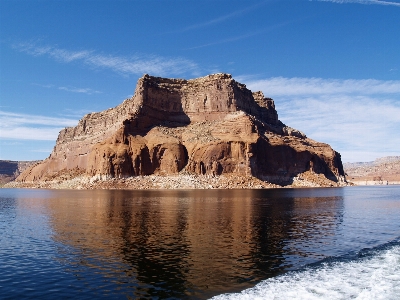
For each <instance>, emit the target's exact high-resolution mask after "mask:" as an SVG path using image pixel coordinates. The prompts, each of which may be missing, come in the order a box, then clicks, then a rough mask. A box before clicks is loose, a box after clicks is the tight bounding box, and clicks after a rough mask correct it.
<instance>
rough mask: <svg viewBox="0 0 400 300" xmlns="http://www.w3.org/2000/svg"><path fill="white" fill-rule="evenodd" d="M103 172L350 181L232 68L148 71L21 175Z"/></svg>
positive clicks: (337, 161) (334, 159) (329, 154)
mask: <svg viewBox="0 0 400 300" xmlns="http://www.w3.org/2000/svg"><path fill="white" fill-rule="evenodd" d="M68 172H69V173H71V174H86V175H88V176H98V177H102V178H104V177H107V178H111V177H117V178H120V177H129V176H138V175H151V174H156V175H157V174H158V175H172V174H178V173H180V174H182V173H186V174H187V173H189V174H190V173H192V174H198V175H202V174H205V175H221V174H234V175H237V176H254V177H257V178H258V179H261V180H264V181H268V182H272V183H278V184H281V185H285V184H290V183H292V182H293V178H297V179H298V178H300V179H301V177H302V175H303V177H304V176H306V175H307V174H308V175H309V174H317V175H318V176H322V177H324V178H326V179H328V180H329V181H332V182H335V183H336V182H338V181H343V180H344V172H343V167H342V162H341V158H340V154H339V153H337V152H335V151H334V150H333V149H332V148H331V147H330V146H329V145H327V144H323V143H319V142H316V141H313V140H311V139H309V138H307V137H306V136H305V135H304V134H303V133H301V132H299V131H297V130H295V129H293V128H290V127H287V126H286V125H284V124H282V123H281V122H280V121H279V120H278V114H277V112H276V110H275V105H274V101H273V100H272V99H270V98H265V97H264V95H263V94H262V92H255V93H252V92H251V91H250V90H248V89H247V88H246V86H245V85H244V84H241V83H238V82H236V81H235V80H234V79H232V77H231V76H230V75H228V74H214V75H209V76H206V77H202V78H198V79H193V80H182V79H166V78H159V77H152V76H149V75H144V76H143V77H142V78H140V79H139V81H138V83H137V87H136V90H135V94H134V96H133V97H132V98H131V99H127V100H125V101H124V102H123V103H122V104H120V105H119V106H117V107H115V108H112V109H108V110H106V111H103V112H100V113H92V114H88V115H86V116H84V117H83V118H82V119H81V120H80V121H79V123H78V125H77V126H76V127H73V128H72V127H71V128H65V129H64V130H62V131H61V132H60V134H59V136H58V139H57V142H56V145H55V147H54V150H53V152H52V153H51V155H50V156H49V157H48V158H47V159H46V160H44V161H43V162H42V163H40V164H37V165H35V166H32V167H30V168H29V169H27V170H26V171H25V172H23V173H22V174H21V175H20V176H19V177H18V178H17V181H19V182H27V181H43V180H48V179H51V178H54V177H55V176H57V174H61V173H62V174H65V173H68Z"/></svg>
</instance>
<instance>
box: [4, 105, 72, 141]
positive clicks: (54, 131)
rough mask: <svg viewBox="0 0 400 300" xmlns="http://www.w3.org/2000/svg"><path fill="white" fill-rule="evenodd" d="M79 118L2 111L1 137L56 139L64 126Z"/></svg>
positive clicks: (70, 124)
mask: <svg viewBox="0 0 400 300" xmlns="http://www.w3.org/2000/svg"><path fill="white" fill-rule="evenodd" d="M77 123H78V120H74V119H68V118H54V117H46V116H39V115H29V114H17V113H11V112H5V111H0V138H3V139H17V140H18V139H20V140H49V141H55V140H56V139H57V136H58V133H59V131H60V130H61V129H63V128H64V127H69V126H75V125H76V124H77Z"/></svg>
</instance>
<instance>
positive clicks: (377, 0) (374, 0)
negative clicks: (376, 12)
mask: <svg viewBox="0 0 400 300" xmlns="http://www.w3.org/2000/svg"><path fill="white" fill-rule="evenodd" d="M317 1H320V2H333V3H342V4H343V3H359V4H366V5H372V4H378V5H391V6H398V7H400V2H393V1H381V0H317Z"/></svg>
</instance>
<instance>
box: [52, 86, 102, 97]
mask: <svg viewBox="0 0 400 300" xmlns="http://www.w3.org/2000/svg"><path fill="white" fill-rule="evenodd" d="M58 89H59V90H63V91H67V92H72V93H82V94H88V95H92V94H101V92H100V91H96V90H92V89H89V88H76V87H65V86H60V87H59V88H58Z"/></svg>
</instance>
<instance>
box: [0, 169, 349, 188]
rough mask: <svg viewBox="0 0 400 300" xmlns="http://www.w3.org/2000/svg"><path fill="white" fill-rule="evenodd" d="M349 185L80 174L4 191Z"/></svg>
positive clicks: (302, 178)
mask: <svg viewBox="0 0 400 300" xmlns="http://www.w3.org/2000/svg"><path fill="white" fill-rule="evenodd" d="M346 185H348V183H347V182H345V181H340V182H337V183H336V182H333V181H331V180H328V179H326V177H325V176H324V175H322V174H316V173H312V172H306V173H302V174H300V175H299V176H297V177H294V178H293V180H292V182H291V184H288V185H278V184H273V183H269V182H266V181H262V180H260V179H258V178H255V177H253V176H234V175H230V174H227V175H220V176H212V175H196V174H179V175H169V176H161V175H148V176H132V177H125V178H109V177H105V176H103V177H102V176H93V177H90V176H86V175H79V176H76V177H73V178H68V179H66V178H53V179H51V180H45V181H25V182H18V181H13V182H10V183H8V184H6V185H5V186H4V188H42V189H84V190H95V189H131V190H148V189H271V188H298V187H305V188H306V187H341V186H346Z"/></svg>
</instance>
